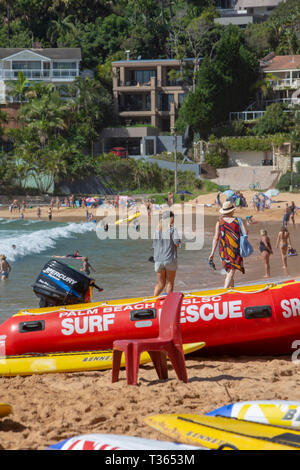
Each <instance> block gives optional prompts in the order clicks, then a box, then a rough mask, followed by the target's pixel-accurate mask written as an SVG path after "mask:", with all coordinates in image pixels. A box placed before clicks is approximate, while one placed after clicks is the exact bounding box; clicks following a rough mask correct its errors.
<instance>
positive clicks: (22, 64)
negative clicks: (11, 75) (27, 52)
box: [12, 60, 42, 70]
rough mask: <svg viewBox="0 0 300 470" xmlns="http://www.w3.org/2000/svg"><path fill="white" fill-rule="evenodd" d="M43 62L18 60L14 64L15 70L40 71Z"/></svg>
mask: <svg viewBox="0 0 300 470" xmlns="http://www.w3.org/2000/svg"><path fill="white" fill-rule="evenodd" d="M41 68H42V62H41V61H40V60H18V61H13V62H12V69H13V70H40V69H41Z"/></svg>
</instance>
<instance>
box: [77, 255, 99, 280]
mask: <svg viewBox="0 0 300 470" xmlns="http://www.w3.org/2000/svg"><path fill="white" fill-rule="evenodd" d="M91 270H92V271H94V273H95V272H96V271H95V269H94V268H93V266H91V265H90V263H89V260H88V258H87V257H86V256H85V257H84V258H83V266H82V269H81V270H80V271H84V272H85V274H86V275H87V276H89V275H90V274H91Z"/></svg>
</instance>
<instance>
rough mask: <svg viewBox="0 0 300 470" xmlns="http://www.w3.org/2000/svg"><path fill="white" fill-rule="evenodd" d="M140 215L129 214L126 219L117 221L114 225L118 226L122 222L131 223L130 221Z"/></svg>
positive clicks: (138, 213) (137, 213)
mask: <svg viewBox="0 0 300 470" xmlns="http://www.w3.org/2000/svg"><path fill="white" fill-rule="evenodd" d="M140 215H141V213H140V212H139V211H138V212H136V213H135V214H131V215H129V216H128V217H124V219H119V220H117V221H116V223H115V225H120V224H122V223H124V222H127V223H128V222H131V221H132V220H134V219H137V218H138V217H139V216H140Z"/></svg>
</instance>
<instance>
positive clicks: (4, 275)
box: [1, 255, 11, 281]
mask: <svg viewBox="0 0 300 470" xmlns="http://www.w3.org/2000/svg"><path fill="white" fill-rule="evenodd" d="M10 271H11V266H10V264H9V263H8V261H6V256H5V255H1V279H2V281H6V279H8V275H9V273H10Z"/></svg>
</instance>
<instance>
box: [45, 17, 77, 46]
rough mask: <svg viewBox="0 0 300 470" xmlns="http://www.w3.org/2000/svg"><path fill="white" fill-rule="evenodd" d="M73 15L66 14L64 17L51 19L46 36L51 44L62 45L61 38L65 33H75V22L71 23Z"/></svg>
mask: <svg viewBox="0 0 300 470" xmlns="http://www.w3.org/2000/svg"><path fill="white" fill-rule="evenodd" d="M73 20H74V17H73V15H68V16H66V18H64V19H61V18H60V19H59V20H57V21H56V20H52V21H51V22H50V26H49V29H48V37H49V40H50V42H51V43H52V45H57V46H61V45H63V42H64V41H63V38H64V37H65V36H66V34H67V33H73V34H74V36H75V35H76V33H77V29H76V26H75V24H74V23H73Z"/></svg>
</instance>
